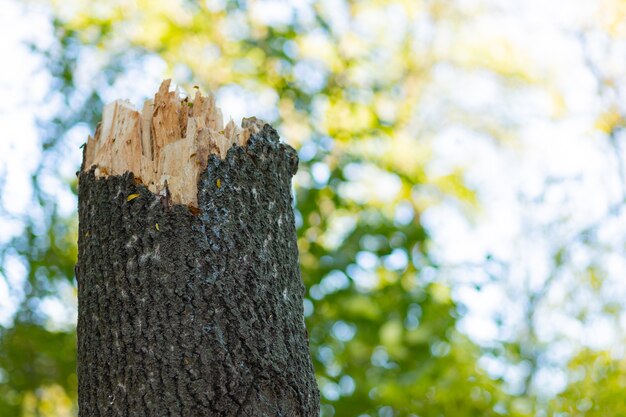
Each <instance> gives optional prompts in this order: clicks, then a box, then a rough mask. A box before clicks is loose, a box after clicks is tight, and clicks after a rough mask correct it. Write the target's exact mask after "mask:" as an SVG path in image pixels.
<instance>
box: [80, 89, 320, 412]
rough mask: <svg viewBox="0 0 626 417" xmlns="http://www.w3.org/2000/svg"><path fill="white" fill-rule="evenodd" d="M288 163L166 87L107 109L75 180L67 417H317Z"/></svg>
mask: <svg viewBox="0 0 626 417" xmlns="http://www.w3.org/2000/svg"><path fill="white" fill-rule="evenodd" d="M218 119H219V120H218ZM297 165H298V158H297V154H296V152H295V150H294V149H293V148H291V147H290V146H288V145H286V144H284V143H281V142H279V138H278V135H277V133H276V131H275V130H274V129H273V128H272V127H270V126H269V125H268V124H265V123H263V122H261V121H258V120H256V119H244V122H243V124H242V127H241V128H238V127H235V126H234V123H233V122H232V121H231V122H230V123H229V124H227V125H226V126H225V127H224V126H223V125H222V120H221V112H220V111H219V109H217V107H215V101H214V99H213V97H212V96H210V95H209V97H203V96H202V95H201V94H199V93H196V97H195V99H194V100H193V101H190V100H189V99H180V97H179V96H178V94H177V93H175V92H170V91H169V81H166V82H164V83H163V85H162V86H161V89H160V90H159V92H158V93H157V94H156V95H155V99H154V100H149V101H147V102H146V104H145V105H144V109H143V111H141V112H139V111H137V110H134V109H133V108H132V107H131V105H130V104H129V103H127V102H119V101H118V102H115V103H113V104H111V105H108V106H107V107H106V108H105V111H104V113H103V121H102V123H101V124H100V125H99V127H98V129H97V131H96V135H95V137H94V138H91V137H90V138H89V140H88V142H87V145H86V147H85V150H84V160H83V166H82V169H81V171H80V173H79V196H78V200H79V202H78V206H79V239H78V247H79V253H78V264H77V268H76V270H77V274H76V275H77V279H78V330H77V331H78V383H79V392H78V397H79V416H81V417H99V416H289V417H292V416H306V417H317V416H318V415H319V393H318V390H317V386H316V383H315V375H314V371H313V366H312V363H311V359H310V354H309V346H308V336H307V332H306V329H305V324H304V316H303V307H302V299H303V293H304V286H303V283H302V280H301V277H300V269H299V265H298V249H297V245H296V229H295V222H294V214H293V209H292V196H291V178H292V176H293V175H294V174H295V172H296V170H297Z"/></svg>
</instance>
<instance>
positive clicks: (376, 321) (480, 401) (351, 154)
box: [0, 0, 624, 417]
mask: <svg viewBox="0 0 626 417" xmlns="http://www.w3.org/2000/svg"><path fill="white" fill-rule="evenodd" d="M465 3H466V2H461V1H449V0H445V1H444V0H419V1H418V0H407V1H404V0H368V1H348V2H345V1H323V2H319V3H316V2H295V3H288V2H265V1H247V2H246V1H243V0H241V1H219V0H212V1H206V2H198V1H193V0H177V1H172V0H150V1H148V0H134V1H126V0H125V1H122V0H120V1H116V0H107V1H99V2H89V1H78V0H59V1H49V2H38V3H37V4H38V5H40V6H41V5H44V6H45V7H46V10H47V11H49V13H50V17H51V18H50V21H51V25H52V28H53V31H54V38H53V40H52V43H51V44H50V45H45V47H42V46H40V45H37V44H34V45H33V51H34V52H35V53H38V54H40V55H41V56H43V57H44V58H45V62H46V71H47V72H48V73H49V74H50V76H51V78H50V80H51V89H50V95H49V99H50V100H51V101H53V102H56V103H58V104H59V108H60V110H58V111H57V112H56V113H55V115H54V116H53V117H51V118H49V119H45V120H42V130H41V131H42V142H41V145H42V149H43V150H44V151H45V152H44V153H43V154H42V158H41V162H40V165H39V167H38V169H37V170H36V172H34V173H33V177H32V186H33V189H34V198H35V200H36V201H35V202H34V203H35V204H34V206H36V207H37V208H36V209H33V212H31V213H26V214H25V215H24V217H23V218H21V219H20V220H19V222H20V225H21V226H22V228H23V233H22V234H21V235H20V236H18V237H16V238H14V239H13V240H12V241H11V242H9V244H6V245H4V246H3V247H2V252H1V254H2V260H3V262H2V265H5V266H6V265H8V264H9V263H14V264H15V263H17V264H19V265H21V269H23V270H24V271H25V276H26V277H27V279H26V280H25V281H24V283H23V286H22V288H21V289H20V290H19V291H18V292H17V293H15V294H14V296H15V297H16V299H19V300H20V303H21V304H20V306H19V308H18V311H17V313H16V315H15V318H14V321H13V322H12V324H11V325H10V326H8V327H5V328H1V329H0V382H1V385H0V415H1V416H65V415H74V414H75V413H76V405H75V401H76V376H75V373H74V367H75V363H74V360H75V358H74V356H75V347H74V345H75V333H74V331H73V329H67V328H57V327H55V326H54V324H53V323H50V321H49V318H47V316H46V315H45V314H42V313H41V308H40V307H41V304H42V303H43V302H44V301H45V300H46V299H49V298H50V297H57V296H58V294H59V292H60V291H62V290H63V289H64V288H65V289H67V287H68V283H69V284H72V283H73V267H74V262H75V258H76V247H75V242H76V238H75V233H76V224H75V220H74V216H73V215H72V216H70V217H69V218H68V217H67V216H62V215H60V214H59V211H58V207H57V200H56V196H55V195H54V194H53V193H51V192H50V191H49V190H48V188H47V187H46V186H45V184H46V182H45V181H46V180H47V179H49V178H50V177H55V176H56V177H58V176H59V172H58V170H57V168H56V167H57V166H58V164H59V161H60V160H61V159H63V157H64V154H65V153H67V152H78V150H77V149H69V148H67V144H66V138H67V137H68V136H69V135H70V133H71V132H73V131H75V129H80V128H82V129H85V128H87V129H89V130H91V131H93V130H94V128H95V124H96V123H97V121H98V120H99V118H100V113H99V112H100V111H101V109H102V104H103V101H105V98H104V97H109V98H110V97H111V96H114V97H117V96H119V90H120V89H121V88H120V86H122V85H128V83H129V81H128V79H129V78H130V84H131V85H132V83H133V77H141V76H142V70H143V69H144V68H148V67H149V66H150V65H151V63H154V62H155V59H156V62H159V63H163V64H164V68H165V74H164V75H170V76H171V75H174V77H175V81H176V82H177V83H179V84H181V85H183V86H186V87H187V88H188V90H189V91H191V87H192V86H193V85H199V86H200V87H201V88H202V89H203V90H208V89H210V90H213V91H219V90H220V89H223V88H225V87H229V88H235V89H236V90H237V91H239V92H241V93H242V94H249V96H250V97H260V96H262V97H267V98H268V99H267V100H266V101H267V103H266V104H265V105H264V107H263V108H259V112H264V114H265V116H266V118H267V119H268V120H269V121H270V122H271V123H272V124H273V125H274V126H275V127H277V128H278V129H279V130H280V132H281V135H282V136H283V139H285V140H287V141H288V142H289V143H290V144H292V145H293V146H294V147H296V148H297V149H298V151H299V154H300V158H301V166H300V172H299V174H298V175H297V177H296V179H295V196H296V213H297V219H298V224H297V226H298V244H299V248H300V254H301V267H302V274H303V279H304V281H305V284H306V286H307V288H308V292H307V296H306V300H305V313H306V316H307V326H308V328H309V334H310V342H311V350H312V357H313V361H314V364H315V369H316V372H317V377H318V382H319V386H320V390H321V392H322V401H323V406H322V415H323V416H329V417H330V416H371V417H374V416H377V417H392V416H398V417H399V416H420V417H430V416H432V417H438V416H495V415H508V416H531V415H537V416H540V415H541V416H547V415H561V416H578V415H581V416H582V415H586V416H595V415H598V416H600V415H603V416H604V415H609V414H606V413H603V412H600V411H598V412H597V413H596V414H592V413H590V412H587V411H589V410H594V409H596V410H597V406H595V408H594V404H596V402H595V401H596V399H597V397H598V396H601V395H604V394H603V393H604V392H605V391H604V387H605V383H606V384H610V385H611V386H612V387H616V386H617V387H622V388H623V385H624V384H623V376H622V375H623V373H622V372H620V369H621V368H620V365H618V364H616V363H614V362H613V360H612V359H610V358H604V357H603V356H598V357H596V356H594V355H595V354H594V353H584V354H581V356H579V357H578V358H577V359H576V361H580V364H579V365H577V363H578V362H576V361H574V362H573V363H572V367H573V368H572V369H573V371H576V372H578V371H579V368H580V369H583V370H584V372H582V373H580V375H581V376H580V378H578V379H575V380H573V381H574V382H572V384H571V385H569V386H568V387H567V389H566V391H565V392H564V393H563V395H562V396H560V397H559V398H558V399H555V400H554V401H553V402H551V403H549V404H548V403H546V402H543V403H542V402H540V399H538V397H536V396H535V394H534V393H533V392H532V391H528V390H524V391H523V392H513V390H511V389H510V387H507V386H506V383H505V381H504V378H503V377H500V378H492V377H490V376H489V375H488V374H487V372H486V371H485V370H484V369H483V367H482V366H481V365H480V364H479V360H480V358H481V357H482V356H483V355H485V354H494V352H493V351H487V350H485V349H483V348H481V347H479V346H477V345H476V344H474V343H473V342H472V341H471V340H470V339H469V338H468V337H467V336H465V335H464V334H462V333H461V332H460V331H459V330H457V323H458V321H459V319H460V318H461V317H462V315H463V313H464V308H463V306H461V305H458V304H457V303H455V302H454V300H453V298H452V296H451V290H452V289H451V288H450V286H449V283H446V282H445V281H443V280H441V279H438V271H439V268H440V267H441V265H439V264H438V261H437V257H436V256H434V254H433V253H432V247H431V245H430V243H431V242H430V239H429V236H428V233H427V231H426V230H425V228H424V227H423V225H422V222H421V217H420V216H421V213H423V212H424V211H425V210H427V209H428V208H429V207H432V206H433V205H435V204H437V203H438V202H441V201H444V200H446V201H450V200H452V201H454V202H455V203H456V204H458V205H459V206H461V207H462V210H465V211H466V212H468V213H471V212H472V211H473V210H477V209H478V200H477V197H476V194H475V191H474V190H472V189H470V188H468V187H467V186H466V185H465V184H466V182H465V180H464V177H463V170H462V169H457V170H454V171H452V172H450V173H446V174H443V175H441V176H433V174H428V173H427V171H426V169H425V167H426V166H427V165H428V163H429V161H430V160H431V158H432V145H433V140H434V138H435V137H436V134H435V132H437V131H439V130H440V129H441V128H442V126H444V125H445V126H450V125H456V126H459V127H462V128H465V129H469V130H472V131H474V132H476V133H478V134H482V135H487V136H489V137H492V138H494V139H495V140H496V141H500V142H507V141H510V140H511V138H512V137H514V134H515V128H516V125H515V123H514V121H511V120H508V119H507V118H506V117H505V116H503V115H502V113H499V112H496V111H494V112H480V113H477V112H474V111H471V110H468V109H467V108H464V107H463V106H459V105H457V104H455V103H453V102H450V101H446V100H439V98H440V97H438V94H440V92H439V91H437V90H434V89H433V79H434V78H435V77H436V76H437V74H438V72H440V71H451V72H452V73H455V74H465V73H474V72H482V73H486V74H489V76H491V77H494V78H495V79H496V80H498V82H499V83H500V85H501V87H502V89H503V91H505V92H506V91H510V90H513V89H516V88H524V87H525V86H528V85H537V84H541V83H542V82H543V81H542V80H541V79H540V77H537V76H536V75H535V74H534V73H533V72H532V68H529V67H528V65H527V61H526V60H524V59H522V58H520V59H517V60H516V59H511V57H517V56H518V55H516V53H515V51H514V50H512V49H511V48H513V49H514V46H512V45H507V44H503V45H497V47H498V48H501V49H502V48H504V49H506V50H509V52H510V53H508V54H497V53H495V52H494V51H496V50H498V48H494V45H487V44H485V43H484V41H481V39H480V38H478V39H475V38H472V37H471V36H461V35H462V34H464V33H465V31H466V30H467V29H468V27H470V26H471V25H473V24H475V21H476V18H477V16H479V15H480V10H478V9H476V8H472V7H469V6H467V5H464V4H465ZM263 11H265V12H263ZM450 39H454V40H455V41H454V42H450ZM520 56H521V55H520ZM157 66H158V65H157ZM85 68H88V69H85ZM85 74H87V75H85ZM124 83H126V84H124ZM235 86H238V87H235ZM155 87H156V85H155ZM434 106H436V109H435V110H432V108H433V107H434ZM268 107H269V108H268ZM433 113H435V115H434V116H433ZM611 120H613V119H611ZM607 123H608V122H607ZM605 124H606V123H605ZM603 126H604V125H603ZM66 183H67V185H66V186H67V187H68V188H71V189H72V190H74V191H75V187H76V184H75V181H73V180H67V181H66ZM18 269H19V268H18ZM3 271H4V269H0V272H3ZM72 285H73V284H72ZM533 341H534V339H533ZM503 349H504V353H502V356H503V357H506V358H509V359H511V358H512V359H511V360H512V361H513V362H514V363H519V362H521V361H524V360H526V359H528V358H527V357H525V356H524V349H525V345H523V344H520V343H517V342H513V343H510V344H509V345H505V346H504V347H503ZM531 359H532V358H531ZM577 375H578V374H577ZM598 384H601V385H600V386H599V387H598V386H597V385H598ZM611 392H612V393H613V394H612V395H614V397H611V398H612V399H611V400H610V401H614V402H615V407H616V408H615V409H617V407H622V408H621V409H622V410H623V409H624V405H623V403H621V400H618V398H620V395H619V390H615V391H611ZM607 395H608V394H607ZM603 401H604V400H603ZM606 401H609V399H607V400H606ZM542 410H543V411H542ZM546 410H555V411H546ZM557 411H558V412H561V414H553V413H554V412H557ZM542 413H543V414H542ZM611 415H616V416H617V415H621V414H619V413H617V414H611Z"/></svg>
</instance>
